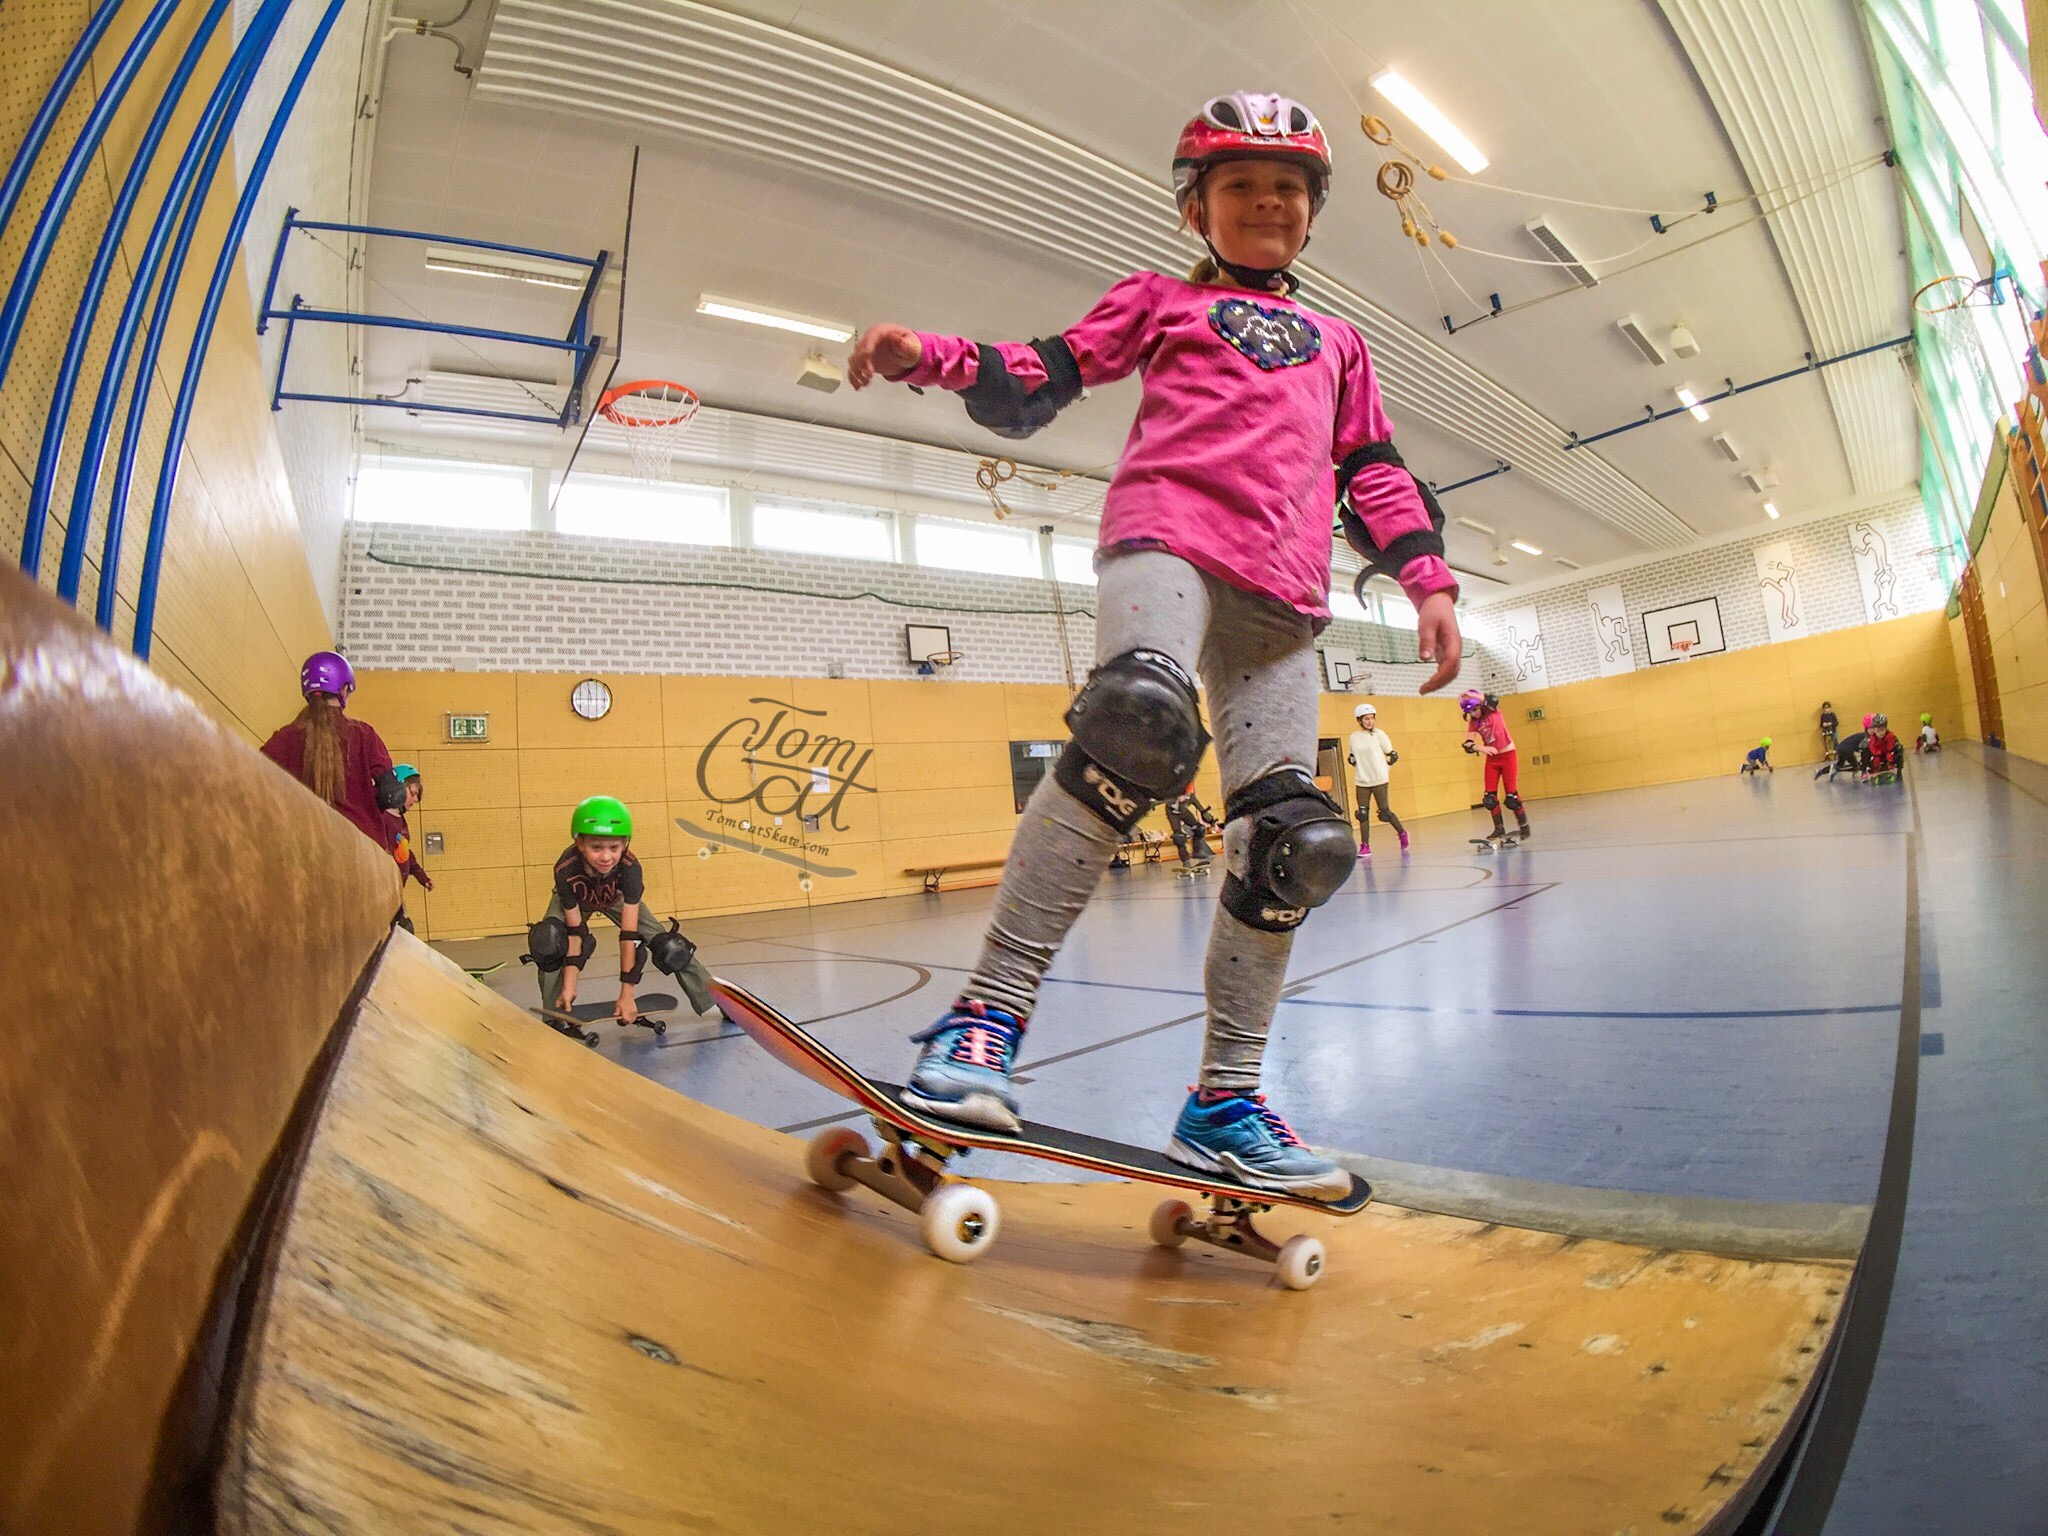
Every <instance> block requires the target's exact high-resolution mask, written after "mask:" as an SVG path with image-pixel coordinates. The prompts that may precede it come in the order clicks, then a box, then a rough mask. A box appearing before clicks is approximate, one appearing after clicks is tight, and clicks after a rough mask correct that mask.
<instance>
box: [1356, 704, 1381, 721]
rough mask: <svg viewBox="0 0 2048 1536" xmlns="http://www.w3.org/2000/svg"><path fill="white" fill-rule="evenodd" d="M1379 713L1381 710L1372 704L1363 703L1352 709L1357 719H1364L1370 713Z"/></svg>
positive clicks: (1375, 714) (1374, 714) (1372, 714)
mask: <svg viewBox="0 0 2048 1536" xmlns="http://www.w3.org/2000/svg"><path fill="white" fill-rule="evenodd" d="M1378 714H1379V711H1378V710H1377V709H1375V708H1374V707H1373V706H1372V705H1370V704H1361V705H1359V706H1358V708H1356V709H1354V710H1353V711H1351V716H1352V718H1353V719H1355V720H1363V719H1365V718H1366V717H1367V716H1368V715H1371V716H1377V715H1378Z"/></svg>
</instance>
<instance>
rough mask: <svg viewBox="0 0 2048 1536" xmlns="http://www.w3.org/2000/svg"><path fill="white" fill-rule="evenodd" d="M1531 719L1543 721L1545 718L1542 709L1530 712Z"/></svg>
mask: <svg viewBox="0 0 2048 1536" xmlns="http://www.w3.org/2000/svg"><path fill="white" fill-rule="evenodd" d="M1529 718H1530V719H1531V720H1541V719H1542V718H1543V711H1542V710H1540V709H1532V710H1530V711H1529Z"/></svg>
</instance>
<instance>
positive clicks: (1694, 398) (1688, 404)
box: [1672, 384, 1707, 421]
mask: <svg viewBox="0 0 2048 1536" xmlns="http://www.w3.org/2000/svg"><path fill="white" fill-rule="evenodd" d="M1672 393H1673V394H1675V395H1677V396H1678V403H1679V404H1680V405H1682V406H1684V407H1685V408H1686V409H1687V410H1688V411H1691V412H1692V419H1693V420H1694V421H1705V420H1706V419H1707V408H1706V407H1705V406H1704V405H1701V404H1700V397H1699V396H1698V395H1696V394H1694V393H1693V392H1692V391H1691V390H1689V389H1687V388H1686V387H1685V386H1684V385H1683V384H1681V385H1679V386H1678V388H1677V389H1675V390H1673V391H1672Z"/></svg>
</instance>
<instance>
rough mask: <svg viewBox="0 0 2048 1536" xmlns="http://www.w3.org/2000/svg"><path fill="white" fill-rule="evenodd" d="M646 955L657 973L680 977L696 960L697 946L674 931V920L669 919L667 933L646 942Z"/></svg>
mask: <svg viewBox="0 0 2048 1536" xmlns="http://www.w3.org/2000/svg"><path fill="white" fill-rule="evenodd" d="M647 955H648V958H649V959H651V960H652V961H653V962H654V968H655V969H656V970H657V971H660V972H662V973H663V974H664V975H668V976H680V975H682V974H683V972H685V971H687V970H688V969H689V968H690V962H691V961H692V960H694V959H696V958H697V946H696V945H694V944H692V943H691V942H690V941H689V940H688V939H686V938H684V937H683V936H682V934H680V933H678V932H677V931H676V920H675V919H674V918H670V919H669V920H668V932H667V933H658V934H656V935H655V936H654V937H653V938H651V939H649V940H648V941H647Z"/></svg>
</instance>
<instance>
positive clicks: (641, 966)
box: [619, 929, 647, 987]
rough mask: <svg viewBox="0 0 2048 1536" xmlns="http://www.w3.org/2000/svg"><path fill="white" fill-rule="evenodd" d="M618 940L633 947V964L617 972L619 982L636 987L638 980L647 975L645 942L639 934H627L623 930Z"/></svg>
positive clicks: (638, 983)
mask: <svg viewBox="0 0 2048 1536" xmlns="http://www.w3.org/2000/svg"><path fill="white" fill-rule="evenodd" d="M619 938H620V939H621V940H622V941H624V942H625V943H627V944H630V945H632V946H633V963H632V964H631V965H629V966H627V967H626V968H625V969H623V970H622V971H620V972H619V980H621V981H623V982H626V983H627V984H628V985H630V986H635V987H637V986H639V985H640V978H641V977H642V976H645V975H646V974H647V941H646V940H645V939H643V938H641V937H640V935H639V934H637V933H627V932H625V931H624V930H623V929H622V930H621V931H620V933H619Z"/></svg>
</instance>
